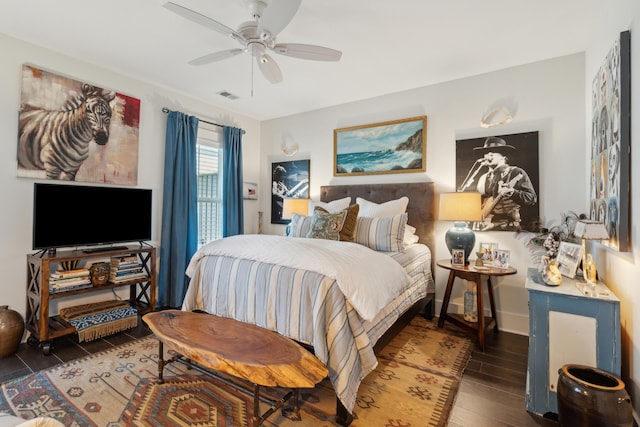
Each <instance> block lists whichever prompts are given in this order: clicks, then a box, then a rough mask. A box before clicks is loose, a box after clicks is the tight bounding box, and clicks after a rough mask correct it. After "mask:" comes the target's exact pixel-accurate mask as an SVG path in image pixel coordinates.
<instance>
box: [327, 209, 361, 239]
mask: <svg viewBox="0 0 640 427" xmlns="http://www.w3.org/2000/svg"><path fill="white" fill-rule="evenodd" d="M316 210H319V211H320V212H324V213H330V212H329V211H327V210H326V209H324V208H322V207H320V206H317V207H316ZM359 210H360V206H358V205H351V206H349V207H348V208H347V209H343V210H342V211H341V212H346V213H347V216H346V217H345V219H344V226H343V227H342V230H340V240H341V241H343V242H353V241H354V240H355V235H356V223H357V221H358V211H359Z"/></svg>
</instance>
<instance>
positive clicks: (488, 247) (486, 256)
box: [478, 242, 498, 266]
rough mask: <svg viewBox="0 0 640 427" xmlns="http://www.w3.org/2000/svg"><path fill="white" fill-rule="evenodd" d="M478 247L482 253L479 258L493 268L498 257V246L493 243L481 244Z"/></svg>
mask: <svg viewBox="0 0 640 427" xmlns="http://www.w3.org/2000/svg"><path fill="white" fill-rule="evenodd" d="M478 247H479V250H478V252H479V253H480V254H479V255H478V256H479V257H481V258H482V264H483V265H491V266H493V260H494V258H495V256H496V251H497V250H498V244H497V243H493V242H481V243H480V245H479V246H478Z"/></svg>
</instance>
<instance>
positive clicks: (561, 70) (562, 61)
mask: <svg viewBox="0 0 640 427" xmlns="http://www.w3.org/2000/svg"><path fill="white" fill-rule="evenodd" d="M584 90H585V82H584V56H583V55H582V54H576V55H571V56H567V57H562V58H557V59H553V60H548V61H544V62H539V63H534V64H530V65H526V66H521V67H516V68H511V69H507V70H503V71H499V72H494V73H490V74H485V75H480V76H476V77H472V78H467V79H462V80H456V81H452V82H448V83H444V84H439V85H434V86H428V87H423V88H418V89H414V90H410V91H406V92H401V93H396V94H392V95H386V96H381V97H377V98H373V99H368V100H363V101H360V102H354V103H350V104H345V105H340V106H337V107H332V108H327V109H323V110H318V111H313V112H309V113H305V114H298V115H294V116H289V117H284V118H280V119H275V120H270V121H266V122H263V123H262V129H261V140H262V149H263V154H262V165H263V168H262V175H261V182H263V183H265V184H264V185H263V188H265V189H267V184H266V183H268V182H270V176H269V174H270V171H271V168H270V165H271V163H272V162H273V161H283V160H292V159H306V158H308V159H311V166H310V169H311V171H310V172H311V177H310V181H311V198H312V199H317V198H318V195H319V191H320V186H321V185H326V184H353V183H374V182H375V183H378V182H410V181H434V182H435V183H436V191H437V192H438V193H440V192H443V191H453V190H454V189H455V143H456V139H466V138H472V137H483V136H488V135H501V134H510V133H519V132H528V131H539V132H540V134H539V151H540V209H541V215H542V217H543V218H544V219H546V220H550V221H555V222H556V223H557V222H558V221H559V219H560V214H561V213H562V212H566V211H569V210H572V211H579V212H586V207H587V203H586V201H585V198H584V193H585V188H586V180H585V179H584V175H585V156H586V154H585V151H584V141H585V128H584V120H585V117H584V111H585V94H584ZM496 105H497V106H502V105H505V106H509V107H510V108H511V109H512V111H515V114H514V120H513V121H512V122H511V123H510V124H508V125H505V126H499V127H494V128H491V129H483V128H482V127H480V118H481V117H482V116H483V114H484V113H485V112H486V111H488V110H490V107H492V106H496ZM419 115H426V116H427V170H426V173H418V174H390V175H370V176H359V177H340V178H336V177H333V175H332V170H333V130H334V129H336V128H342V127H348V126H356V125H361V124H368V123H376V122H381V121H387V120H394V119H402V118H408V117H414V116H419ZM283 139H287V140H288V141H295V142H297V143H298V144H299V146H300V150H299V152H298V153H297V154H296V155H295V156H294V157H284V156H283V155H282V154H281V153H280V144H281V143H282V141H283ZM569 165H570V167H568V166H569ZM260 204H261V205H260V206H261V210H262V211H264V212H265V215H266V217H265V229H266V232H271V233H283V232H284V227H283V226H280V225H272V224H270V199H269V198H268V197H263V198H262V199H261V201H260ZM449 227H451V224H450V223H444V222H443V223H438V225H437V229H436V233H437V236H436V242H437V244H438V246H437V247H436V248H435V254H434V256H435V257H436V259H442V258H447V257H448V256H449V254H448V251H447V248H446V246H445V243H444V233H445V231H446V230H447V228H449ZM527 235H528V236H530V234H528V233H527ZM476 240H477V241H491V242H498V244H499V246H500V247H503V248H508V249H510V250H511V251H512V252H511V264H512V265H513V266H515V267H516V268H517V269H518V274H517V275H515V276H507V277H504V278H500V279H499V280H497V281H496V282H497V284H498V286H497V287H496V292H495V295H496V298H497V301H496V304H497V307H498V311H499V323H500V328H501V329H502V330H506V331H513V332H516V333H519V334H528V329H529V324H528V307H527V301H528V295H527V293H526V291H525V289H524V282H525V278H526V270H527V267H528V266H529V264H530V262H529V260H530V259H529V256H530V253H529V251H528V250H527V249H526V248H525V246H524V242H525V239H524V236H523V235H520V236H516V235H515V234H514V233H511V232H485V233H477V239H476ZM435 273H436V285H437V292H436V296H437V299H438V301H441V300H442V296H443V294H444V287H445V285H446V278H447V274H446V273H447V272H446V271H443V270H441V269H438V270H436V272H435ZM496 282H494V283H496ZM462 288H463V286H457V287H456V289H455V291H456V295H455V300H452V302H453V303H454V304H457V305H458V308H460V307H461V306H462ZM437 309H438V310H439V307H438V308H437Z"/></svg>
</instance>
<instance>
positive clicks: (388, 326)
mask: <svg viewBox="0 0 640 427" xmlns="http://www.w3.org/2000/svg"><path fill="white" fill-rule="evenodd" d="M403 196H406V197H408V199H409V202H408V205H407V208H406V214H405V215H406V217H404V221H406V223H407V224H409V225H410V226H412V227H414V228H415V235H416V236H418V243H414V244H406V245H404V246H406V247H403V248H402V250H401V251H390V252H389V251H384V252H383V251H377V250H372V249H370V248H368V247H365V246H364V245H362V244H360V243H357V242H348V241H340V242H338V241H329V240H325V239H311V238H292V237H285V236H269V235H242V236H233V237H230V238H226V239H221V240H219V241H216V242H212V243H211V244H210V245H206V246H205V247H203V248H201V249H200V250H199V251H198V252H197V253H196V254H195V255H194V257H193V258H192V260H191V262H190V264H189V267H188V269H187V274H188V275H189V277H191V280H190V283H189V287H188V289H187V293H186V296H185V300H184V303H183V306H182V309H183V310H202V311H205V312H207V313H211V314H216V315H219V316H225V317H231V318H234V319H236V320H240V321H243V322H248V323H253V324H256V325H258V326H262V327H265V328H267V329H271V330H275V331H277V332H279V333H280V334H282V335H284V336H287V337H289V338H291V339H294V340H296V341H298V342H300V343H302V344H303V345H305V346H307V347H308V348H309V349H310V350H311V351H313V352H314V353H315V355H316V356H317V357H318V358H319V359H320V360H321V361H322V362H323V363H324V364H325V365H326V366H327V367H328V369H329V379H330V381H331V383H332V385H333V388H334V390H335V392H336V395H337V405H336V421H337V422H338V424H340V425H348V424H349V423H350V421H351V416H350V413H351V412H352V411H353V408H354V406H355V401H356V394H357V391H358V387H359V384H360V382H361V381H362V379H364V377H365V376H366V375H367V374H368V373H369V372H371V371H372V370H373V369H374V368H375V366H376V364H377V360H376V356H375V351H376V350H377V349H379V348H382V347H383V346H384V345H385V344H386V343H387V342H388V341H389V340H390V339H391V338H392V337H393V336H394V335H395V333H397V331H398V330H400V329H401V328H402V327H403V326H404V325H405V324H406V323H407V322H408V321H409V320H410V319H411V318H412V317H413V316H415V315H416V314H417V313H422V314H424V315H425V316H426V317H433V312H434V295H435V286H434V282H433V274H432V273H433V259H432V257H431V254H432V253H433V227H434V224H433V223H434V212H433V206H434V190H433V183H409V184H407V183H402V184H363V185H351V186H346V185H339V186H323V187H321V194H320V200H321V201H322V202H325V203H329V202H332V201H336V200H339V199H345V198H347V197H350V198H351V199H350V203H351V204H353V203H355V201H356V198H358V197H360V198H362V199H365V200H366V201H369V202H371V203H372V204H376V203H384V202H387V201H390V200H397V199H399V198H401V197H403ZM325 206H327V205H326V204H325ZM383 220H385V219H384V218H383V219H382V220H380V222H381V221H383ZM358 221H359V222H358V225H359V226H360V219H359V220H358ZM363 235H364V234H363ZM276 248H277V249H276ZM372 272H374V274H372ZM363 284H364V285H365V289H364V291H363V289H362V285H363ZM367 287H368V288H367ZM370 289H376V292H370Z"/></svg>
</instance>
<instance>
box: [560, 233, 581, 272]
mask: <svg viewBox="0 0 640 427" xmlns="http://www.w3.org/2000/svg"><path fill="white" fill-rule="evenodd" d="M581 260H582V245H579V244H577V243H570V242H564V241H563V242H560V247H559V248H558V256H557V257H556V261H558V269H559V270H560V274H562V275H563V276H566V277H568V278H570V279H573V278H575V277H576V272H577V271H578V264H580V261H581Z"/></svg>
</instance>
